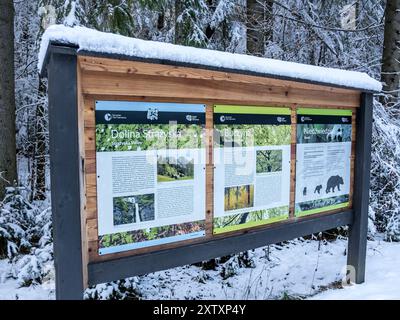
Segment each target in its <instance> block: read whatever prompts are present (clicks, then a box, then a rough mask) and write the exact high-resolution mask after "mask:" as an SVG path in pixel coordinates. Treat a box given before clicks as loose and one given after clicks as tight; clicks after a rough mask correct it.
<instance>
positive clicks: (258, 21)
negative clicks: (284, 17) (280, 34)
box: [246, 0, 273, 56]
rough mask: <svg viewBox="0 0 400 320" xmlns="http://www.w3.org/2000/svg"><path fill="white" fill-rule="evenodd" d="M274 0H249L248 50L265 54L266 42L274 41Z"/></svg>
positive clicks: (256, 54)
mask: <svg viewBox="0 0 400 320" xmlns="http://www.w3.org/2000/svg"><path fill="white" fill-rule="evenodd" d="M272 7H273V0H247V14H246V16H247V17H246V28H247V36H246V43H247V52H248V53H249V54H251V55H255V56H264V54H265V49H264V47H265V44H266V43H267V42H269V41H272V35H273V32H272V30H273V28H272V27H273V17H272Z"/></svg>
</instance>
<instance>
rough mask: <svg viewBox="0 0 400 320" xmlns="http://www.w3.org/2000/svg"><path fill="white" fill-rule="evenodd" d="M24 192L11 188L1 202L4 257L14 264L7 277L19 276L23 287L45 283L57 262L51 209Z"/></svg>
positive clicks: (0, 243)
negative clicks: (36, 203)
mask: <svg viewBox="0 0 400 320" xmlns="http://www.w3.org/2000/svg"><path fill="white" fill-rule="evenodd" d="M24 191H25V188H23V187H10V188H7V190H6V196H5V198H4V200H3V201H2V202H0V256H1V257H3V258H4V257H7V258H8V259H9V262H10V264H11V267H10V269H9V271H8V272H7V274H6V275H4V277H12V278H14V279H17V281H18V283H19V285H21V286H26V285H30V284H32V283H41V282H42V279H43V278H44V277H45V276H46V275H48V274H49V273H50V272H51V269H52V263H53V244H52V241H53V238H52V228H51V211H50V210H49V209H45V210H41V209H40V208H39V207H38V206H36V205H35V204H34V203H31V202H29V201H28V200H27V199H26V197H25V193H24Z"/></svg>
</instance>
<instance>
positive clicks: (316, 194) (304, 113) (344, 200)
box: [295, 108, 352, 217]
mask: <svg viewBox="0 0 400 320" xmlns="http://www.w3.org/2000/svg"><path fill="white" fill-rule="evenodd" d="M351 116H352V111H351V110H337V109H310V108H299V109H298V110H297V147H296V205H295V215H296V216H297V217H298V216H303V215H309V214H315V213H319V212H324V211H330V210H334V209H338V208H343V207H346V206H348V205H349V193H350V158H351V129H352V128H351V127H352V125H351Z"/></svg>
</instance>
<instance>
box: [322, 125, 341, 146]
mask: <svg viewBox="0 0 400 320" xmlns="http://www.w3.org/2000/svg"><path fill="white" fill-rule="evenodd" d="M326 139H327V140H328V142H342V140H343V129H342V127H341V125H340V124H335V125H334V126H333V128H332V130H331V131H330V132H329V133H328V134H327V135H326Z"/></svg>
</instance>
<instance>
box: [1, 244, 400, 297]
mask: <svg viewBox="0 0 400 320" xmlns="http://www.w3.org/2000/svg"><path fill="white" fill-rule="evenodd" d="M346 248H347V241H346V240H345V239H338V240H335V241H332V242H327V241H318V240H301V239H300V240H296V241H291V242H288V243H285V244H284V245H282V246H278V245H274V246H270V247H269V253H268V248H267V247H266V248H260V249H256V250H254V251H253V252H251V251H250V252H249V253H250V255H249V258H250V259H249V260H250V265H252V267H247V268H246V267H243V266H241V267H239V265H238V260H237V256H235V257H234V258H232V259H231V260H228V261H226V262H225V263H221V264H219V265H218V266H217V267H216V269H215V270H203V269H202V268H201V267H198V266H193V265H192V266H184V267H178V268H174V269H170V270H166V271H161V272H155V273H152V274H148V275H146V276H142V277H135V278H132V280H131V282H130V284H129V286H130V288H131V290H130V292H131V293H133V296H135V297H138V298H140V299H230V300H232V299H345V300H347V299H400V290H399V288H400V255H399V254H398V253H399V252H400V243H389V242H384V241H379V240H375V241H369V242H368V253H367V272H366V274H367V276H366V282H365V283H364V284H362V285H350V286H345V287H344V288H343V286H342V279H343V276H344V273H345V265H346ZM8 268H9V265H8V262H7V260H0V274H6V273H7V271H8V270H7V269H8ZM96 291H97V292H98V293H99V294H100V298H109V294H110V293H111V291H112V286H111V285H105V284H104V285H99V286H97V288H96ZM92 292H93V291H92ZM88 293H90V291H89V292H88ZM2 299H54V273H53V272H51V273H50V275H49V277H48V278H47V279H44V281H43V283H42V284H41V285H35V286H29V287H19V286H18V284H17V282H16V281H15V280H9V279H8V280H6V279H2V280H1V282H0V300H2Z"/></svg>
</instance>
